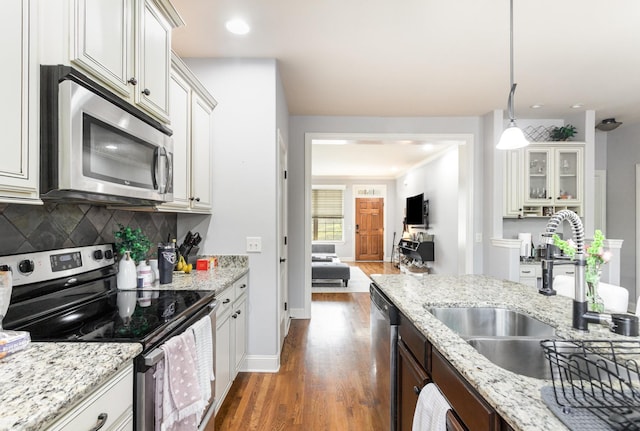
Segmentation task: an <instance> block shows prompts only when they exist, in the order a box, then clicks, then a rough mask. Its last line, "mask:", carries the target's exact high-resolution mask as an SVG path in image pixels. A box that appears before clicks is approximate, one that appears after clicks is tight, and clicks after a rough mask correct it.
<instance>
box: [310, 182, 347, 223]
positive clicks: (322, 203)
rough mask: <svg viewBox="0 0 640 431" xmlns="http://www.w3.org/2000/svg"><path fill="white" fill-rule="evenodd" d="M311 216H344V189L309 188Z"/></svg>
mask: <svg viewBox="0 0 640 431" xmlns="http://www.w3.org/2000/svg"><path fill="white" fill-rule="evenodd" d="M311 216H312V217H313V218H340V219H341V218H344V190H335V189H313V190H311Z"/></svg>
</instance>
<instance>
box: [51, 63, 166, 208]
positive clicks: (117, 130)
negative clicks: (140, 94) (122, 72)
mask: <svg viewBox="0 0 640 431" xmlns="http://www.w3.org/2000/svg"><path fill="white" fill-rule="evenodd" d="M40 78H41V81H40V85H41V89H40V94H41V99H40V115H41V118H40V153H41V154H40V160H41V164H40V197H41V198H42V199H45V200H57V201H65V202H76V201H80V202H94V203H105V204H111V205H117V204H123V205H154V204H157V203H161V202H169V201H172V200H173V140H172V138H171V131H170V130H169V129H168V128H167V127H166V126H165V125H163V124H161V123H159V122H158V121H156V120H154V119H153V118H151V117H150V116H149V115H147V114H146V113H144V112H142V111H140V110H139V109H136V108H135V107H134V106H132V105H130V104H128V103H126V102H125V101H124V100H122V99H120V98H119V97H117V96H115V95H114V94H113V93H111V92H110V91H108V90H107V89H105V88H103V87H102V86H100V85H99V84H97V83H95V82H93V81H92V80H90V79H89V78H88V77H87V76H85V75H84V74H82V73H80V72H78V71H77V70H75V69H73V68H71V67H68V66H60V65H58V66H41V70H40Z"/></svg>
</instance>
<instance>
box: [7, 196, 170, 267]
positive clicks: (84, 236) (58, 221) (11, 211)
mask: <svg viewBox="0 0 640 431" xmlns="http://www.w3.org/2000/svg"><path fill="white" fill-rule="evenodd" d="M118 223H120V224H122V225H125V226H131V227H132V228H134V229H135V228H137V227H139V228H140V229H142V232H144V233H145V235H147V237H148V238H149V239H150V240H151V243H152V244H155V243H158V242H164V241H166V240H167V235H171V238H175V237H176V233H177V223H178V218H177V215H176V214H171V213H158V212H136V211H126V210H118V209H108V208H106V207H101V206H93V205H83V204H81V205H79V204H60V203H45V204H44V205H17V204H0V256H2V255H7V254H13V253H28V252H31V251H38V250H49V249H55V248H64V247H76V246H82V245H91V244H101V243H108V242H113V241H114V238H113V232H114V231H116V230H118Z"/></svg>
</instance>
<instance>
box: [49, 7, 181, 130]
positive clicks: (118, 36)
mask: <svg viewBox="0 0 640 431" xmlns="http://www.w3.org/2000/svg"><path fill="white" fill-rule="evenodd" d="M42 4H43V15H42V19H41V24H42V27H43V30H44V37H43V39H42V40H43V43H44V45H45V49H44V50H43V54H42V56H41V62H42V63H43V64H58V63H63V64H71V65H73V66H75V67H77V68H78V69H80V70H82V71H83V72H85V73H86V74H88V75H89V76H90V77H92V78H94V79H96V80H98V81H99V82H100V83H101V84H103V85H105V86H106V87H107V88H109V89H110V90H112V91H113V92H114V93H116V94H118V95H120V96H121V97H122V98H123V99H125V100H127V101H128V102H130V103H131V104H134V105H136V106H138V107H139V108H141V109H142V110H144V111H145V112H147V113H148V114H149V115H151V116H153V117H155V118H156V119H158V120H160V121H162V122H168V119H169V114H168V113H169V67H170V59H171V29H172V28H174V27H177V26H179V25H183V24H184V23H183V22H182V20H181V19H180V17H179V15H178V14H177V12H176V11H175V9H174V8H173V6H172V5H171V3H170V2H169V1H167V0H75V1H72V0H47V1H45V2H42Z"/></svg>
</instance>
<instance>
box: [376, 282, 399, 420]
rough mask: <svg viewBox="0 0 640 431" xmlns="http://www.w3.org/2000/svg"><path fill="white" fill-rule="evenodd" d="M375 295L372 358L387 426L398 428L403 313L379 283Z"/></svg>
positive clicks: (378, 394) (378, 393)
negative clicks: (400, 327)
mask: <svg viewBox="0 0 640 431" xmlns="http://www.w3.org/2000/svg"><path fill="white" fill-rule="evenodd" d="M369 292H370V294H371V356H372V358H371V359H372V365H373V367H374V370H375V378H376V387H377V396H378V398H379V399H380V403H381V406H382V409H381V411H382V412H383V423H384V422H387V423H388V424H389V430H390V431H396V429H397V423H398V421H397V417H398V406H397V402H398V377H397V369H398V364H397V361H398V324H399V320H400V317H399V312H398V309H397V308H396V307H395V305H393V303H392V302H391V301H390V300H389V298H387V297H386V296H385V294H384V293H382V291H381V290H380V288H379V287H378V286H376V284H375V283H371V285H370V286H369Z"/></svg>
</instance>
